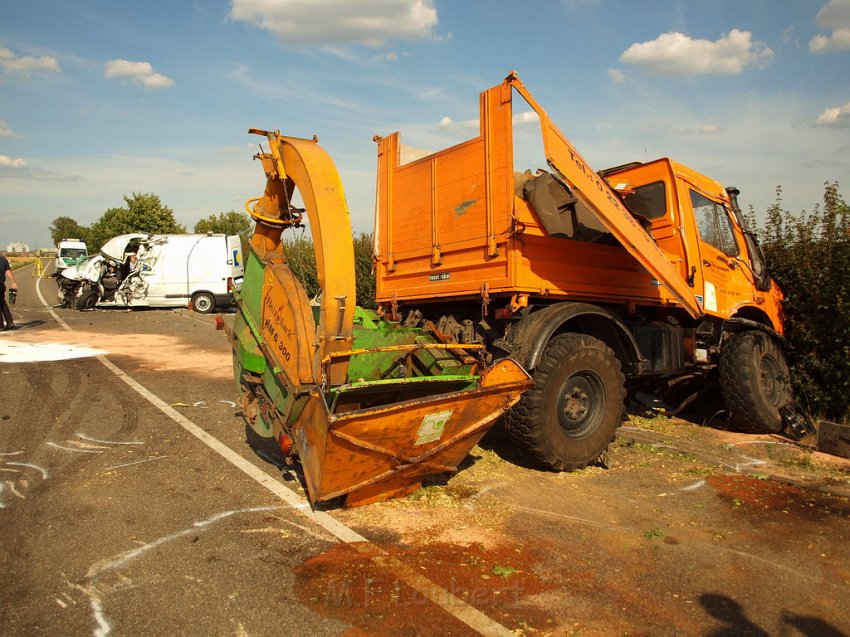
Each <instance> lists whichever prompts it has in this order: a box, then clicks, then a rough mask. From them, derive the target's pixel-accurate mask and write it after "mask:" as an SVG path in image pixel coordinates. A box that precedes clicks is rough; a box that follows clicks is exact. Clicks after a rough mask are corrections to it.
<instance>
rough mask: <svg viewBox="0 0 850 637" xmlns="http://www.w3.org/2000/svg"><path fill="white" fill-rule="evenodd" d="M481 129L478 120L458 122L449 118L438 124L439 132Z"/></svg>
mask: <svg viewBox="0 0 850 637" xmlns="http://www.w3.org/2000/svg"><path fill="white" fill-rule="evenodd" d="M480 128H481V124H480V122H479V121H478V120H477V119H467V120H461V121H458V122H456V121H454V120H453V119H452V118H451V117H448V116H446V117H444V118H443V119H441V120H440V123H439V124H437V129H438V130H456V131H478V130H479V129H480Z"/></svg>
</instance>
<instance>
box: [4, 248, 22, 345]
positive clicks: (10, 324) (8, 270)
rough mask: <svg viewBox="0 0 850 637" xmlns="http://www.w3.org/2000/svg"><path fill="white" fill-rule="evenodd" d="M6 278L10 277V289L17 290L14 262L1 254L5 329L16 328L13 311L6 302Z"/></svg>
mask: <svg viewBox="0 0 850 637" xmlns="http://www.w3.org/2000/svg"><path fill="white" fill-rule="evenodd" d="M6 279H9V283H10V285H9V289H10V290H15V291H17V289H18V284H17V283H16V282H15V275H14V274H12V264H10V263H9V259H7V258H6V257H4V256H3V255H2V254H0V325H1V326H2V327H3V330H4V331H5V330H13V329H15V321H14V319H13V318H12V311H11V310H10V309H9V305H8V303H6Z"/></svg>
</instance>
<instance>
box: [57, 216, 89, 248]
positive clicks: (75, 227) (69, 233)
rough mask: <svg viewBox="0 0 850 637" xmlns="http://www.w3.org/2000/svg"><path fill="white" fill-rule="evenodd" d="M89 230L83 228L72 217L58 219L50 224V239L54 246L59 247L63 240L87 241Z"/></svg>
mask: <svg viewBox="0 0 850 637" xmlns="http://www.w3.org/2000/svg"><path fill="white" fill-rule="evenodd" d="M88 233H89V229H88V228H86V227H84V226H81V225H80V224H79V223H77V222H76V220H74V219H72V218H71V217H56V218H55V219H54V220H53V223H51V224H50V238H51V239H53V245H59V242H60V241H62V239H79V240H80V241H86V239H87V237H88Z"/></svg>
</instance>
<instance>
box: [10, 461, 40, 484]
mask: <svg viewBox="0 0 850 637" xmlns="http://www.w3.org/2000/svg"><path fill="white" fill-rule="evenodd" d="M6 464H11V465H14V466H16V467H29V468H30V469H35V470H37V471H41V479H42V480H47V478H49V477H50V474H49V473H47V469H43V468H42V467H39V466H38V465H37V464H31V463H29V462H9V461H8V460H7V461H6Z"/></svg>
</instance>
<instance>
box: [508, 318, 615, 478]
mask: <svg viewBox="0 0 850 637" xmlns="http://www.w3.org/2000/svg"><path fill="white" fill-rule="evenodd" d="M624 385H625V378H624V376H623V372H622V369H621V366H620V361H619V360H618V359H617V357H616V356H615V355H614V352H613V351H612V350H611V348H609V347H608V346H607V345H605V343H603V342H602V341H600V340H599V339H596V338H593V337H591V336H587V335H584V334H560V335H558V336H556V337H554V338H553V339H552V340H551V341H550V342H549V344H548V345H547V346H546V349H545V351H544V352H543V356H542V358H541V360H540V364H539V365H538V366H537V369H536V370H535V371H534V386H533V387H532V388H531V389H529V390H528V391H527V392H526V393H525V394H524V395H523V397H522V398H521V399H520V401H519V403H517V405H516V406H515V407H514V408H513V409H512V410H510V411H509V412H508V413H507V414H506V417H505V424H506V428H507V430H508V431H509V433H510V434H511V436H512V437H513V438H514V440H516V441H517V442H518V443H519V444H520V445H521V446H523V447H524V448H525V449H526V450H527V451H528V452H529V453H530V454H531V455H532V456H533V457H534V459H535V460H537V461H538V462H539V463H540V464H542V465H544V466H545V467H547V468H549V469H554V470H556V471H573V470H575V469H581V468H583V467H586V466H587V465H588V464H589V463H591V462H593V461H594V460H595V459H596V458H598V457H599V455H600V454H602V453H603V452H604V451H605V450H606V449H607V448H608V444H609V443H610V442H611V440H613V438H614V434H615V433H616V431H617V428H618V427H619V426H620V423H621V422H622V415H623V401H624V400H625V394H626V392H625V388H624Z"/></svg>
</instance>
